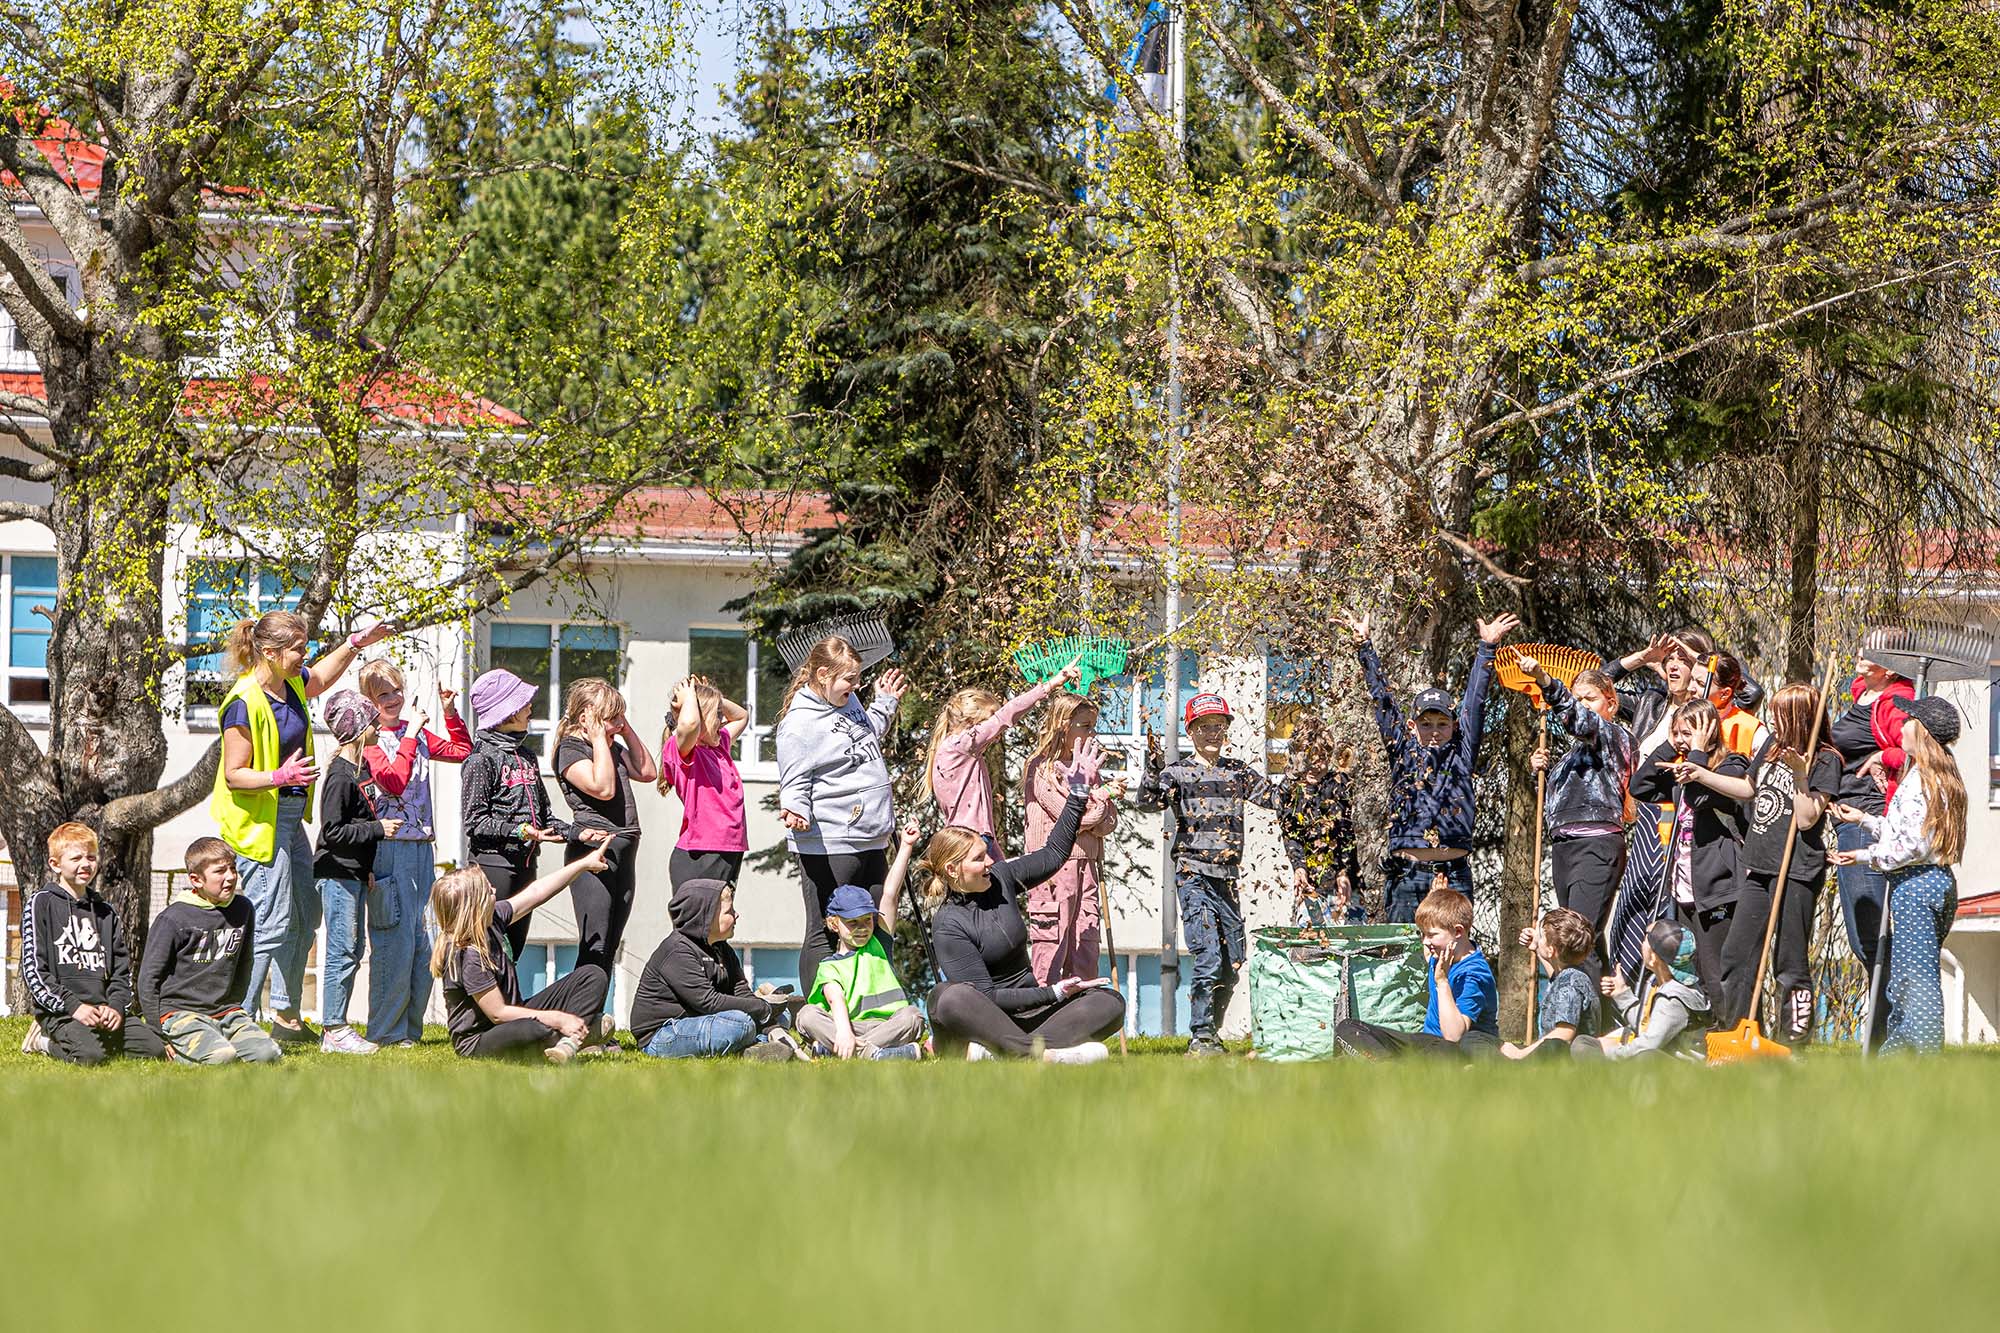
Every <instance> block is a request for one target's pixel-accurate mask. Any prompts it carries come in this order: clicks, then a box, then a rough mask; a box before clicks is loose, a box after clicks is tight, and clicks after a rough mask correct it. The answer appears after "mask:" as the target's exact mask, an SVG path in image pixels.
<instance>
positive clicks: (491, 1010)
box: [431, 845, 613, 1064]
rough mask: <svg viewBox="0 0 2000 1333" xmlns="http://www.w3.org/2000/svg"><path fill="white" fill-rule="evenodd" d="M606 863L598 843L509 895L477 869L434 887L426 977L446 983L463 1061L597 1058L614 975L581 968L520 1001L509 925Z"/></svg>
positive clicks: (608, 1027) (449, 1016) (607, 1027)
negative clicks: (524, 1056)
mask: <svg viewBox="0 0 2000 1333" xmlns="http://www.w3.org/2000/svg"><path fill="white" fill-rule="evenodd" d="M605 865H606V861H605V855H604V848H603V847H602V846H601V845H599V846H594V847H592V848H591V849H590V850H589V851H588V852H586V853H584V855H582V856H580V857H578V858H577V859H576V860H574V861H571V862H570V863H569V864H567V865H565V866H563V867H562V868H561V869H560V870H557V871H556V872H555V873H554V874H550V875H543V876H542V877H541V878H540V879H538V880H535V881H534V882H533V883H531V884H529V885H528V886H527V887H525V888H523V889H520V890H519V891H517V892H516V893H515V894H514V896H513V897H511V898H501V899H496V898H495V897H494V893H493V881H492V880H490V879H488V878H487V877H486V872H485V871H484V870H482V869H480V868H479V867H478V866H468V867H466V868H465V869H464V870H454V871H452V872H451V873H450V874H449V875H446V876H444V877H443V878H441V879H439V880H438V881H437V883H435V884H433V885H431V915H432V916H434V917H436V918H437V939H436V940H435V941H434V942H433V943H432V945H431V975H432V976H434V977H436V978H438V979H439V980H440V981H442V982H443V983H444V1009H445V1024H446V1026H447V1027H449V1028H450V1029H451V1044H452V1048H453V1049H454V1050H456V1051H457V1052H458V1053H459V1054H460V1055H464V1056H489V1055H511V1054H515V1053H518V1052H521V1051H528V1050H539V1051H541V1053H542V1055H543V1057H544V1058H545V1059H547V1060H548V1061H549V1062H550V1063H551V1064H564V1063H567V1062H568V1061H569V1060H571V1059H573V1058H575V1057H576V1056H578V1055H597V1054H601V1053H602V1051H603V1047H604V1044H605V1043H606V1042H609V1041H610V1040H611V1033H612V1029H613V1024H612V1021H611V1016H610V1015H609V1014H606V1013H605V1012H604V996H605V993H606V992H607V991H608V990H609V989H610V986H611V978H610V976H609V975H608V974H607V973H606V972H605V970H604V969H603V968H602V967H599V966H598V965H597V964H596V963H579V964H577V965H576V966H575V967H574V968H572V969H571V970H570V972H569V974H568V975H567V976H564V977H561V978H559V979H558V980H557V981H556V983H555V984H554V985H552V986H548V987H545V988H543V989H542V990H541V991H540V992H539V993H537V994H535V995H532V996H530V997H529V998H527V999H525V1000H524V999H522V998H521V979H520V977H519V975H518V974H517V973H516V972H515V971H514V955H513V954H512V953H510V952H509V951H508V948H507V928H508V927H509V926H510V925H512V924H513V922H514V917H515V915H516V914H517V913H519V914H521V915H526V914H527V913H529V912H532V911H534V910H535V909H536V908H537V907H540V906H541V905H542V904H543V903H545V902H547V901H548V900H549V899H551V898H553V897H555V896H556V895H557V894H558V893H561V892H562V891H563V890H564V889H566V888H568V887H569V886H570V884H571V883H572V882H573V881H575V880H576V879H577V878H578V877H579V876H581V875H586V874H594V873H597V872H600V871H602V870H603V869H604V868H605Z"/></svg>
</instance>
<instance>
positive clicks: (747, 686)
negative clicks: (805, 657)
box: [688, 629, 792, 764]
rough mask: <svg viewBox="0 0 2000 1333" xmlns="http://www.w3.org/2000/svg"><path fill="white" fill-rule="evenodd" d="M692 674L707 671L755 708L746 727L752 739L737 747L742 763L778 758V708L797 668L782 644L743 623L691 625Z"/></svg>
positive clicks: (772, 761) (733, 696)
mask: <svg viewBox="0 0 2000 1333" xmlns="http://www.w3.org/2000/svg"><path fill="white" fill-rule="evenodd" d="M688 674H689V675H693V676H706V677H708V679H709V681H710V682H711V683H713V684H714V686H715V688H716V689H718V690H721V691H722V692H723V694H724V695H726V696H727V697H728V698H731V699H734V700H735V701H736V702H737V703H739V704H742V705H743V708H744V711H746V712H748V713H749V714H750V723H749V725H748V726H747V727H745V728H744V735H745V736H747V737H749V741H748V743H747V744H739V745H738V746H737V747H736V761H737V763H739V764H775V763H777V762H778V750H777V741H776V739H775V733H776V728H777V721H778V710H779V709H780V708H782V707H784V704H785V691H786V689H787V688H789V687H790V685H791V683H792V681H791V674H790V673H789V672H787V671H786V670H785V659H784V658H783V657H780V656H779V655H778V650H777V649H776V648H774V647H772V646H771V645H770V644H767V643H759V642H758V641H757V640H755V639H753V638H751V637H750V636H749V635H747V634H745V633H744V632H743V631H742V630H737V629H691V630H689V631H688Z"/></svg>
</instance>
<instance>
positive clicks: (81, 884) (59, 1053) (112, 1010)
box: [21, 822, 167, 1065]
mask: <svg viewBox="0 0 2000 1333" xmlns="http://www.w3.org/2000/svg"><path fill="white" fill-rule="evenodd" d="M96 879H97V834H95V833H94V832H92V831H91V829H90V827H89V825H87V824H78V823H75V822H71V823H68V824H60V825H57V827H56V830H55V832H53V833H51V834H49V881H50V882H49V884H48V885H47V887H45V888H43V889H42V890H41V892H39V893H37V894H36V895H35V896H34V898H33V899H32V900H31V901H30V902H29V903H28V911H27V915H26V917H25V918H24V919H23V920H22V922H21V979H22V981H24V982H26V983H27V987H28V999H29V1001H30V1003H31V1004H32V1005H33V1006H34V1011H35V1022H34V1025H33V1026H32V1027H30V1028H29V1029H28V1038H27V1040H26V1041H24V1042H22V1043H21V1050H22V1052H23V1053H24V1054H27V1055H53V1056H54V1057H55V1058H56V1059H58V1060H63V1061H67V1062H68V1063H70V1064H73V1065H101V1064H103V1063H104V1062H105V1061H106V1060H109V1059H111V1058H112V1057H113V1056H117V1055H130V1056H135V1057H139V1058H142V1059H148V1060H158V1059H160V1058H161V1057H163V1056H164V1055H166V1053H167V1050H166V1047H164V1046H162V1045H161V1044H160V1039H159V1037H158V1036H157V1035H156V1034H155V1033H154V1032H153V1030H152V1029H151V1028H149V1027H147V1026H146V1024H145V1022H144V1020H142V1019H141V1018H140V1017H139V1015H138V1012H137V1011H136V1010H135V1009H134V1008H133V1006H132V956H131V954H130V953H129V952H127V950H126V947H125V928H124V926H123V925H122V924H121V923H120V922H119V920H118V913H117V911H116V910H114V909H113V908H112V906H111V904H110V903H108V902H106V901H105V900H104V899H102V898H100V897H99V896H98V895H97V892H96V890H95V889H93V888H92V887H91V885H92V883H93V882H94V881H95V880H96Z"/></svg>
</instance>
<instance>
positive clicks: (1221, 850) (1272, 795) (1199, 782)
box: [1135, 694, 1280, 1056]
mask: <svg viewBox="0 0 2000 1333" xmlns="http://www.w3.org/2000/svg"><path fill="white" fill-rule="evenodd" d="M1229 718H1230V713H1229V701H1228V700H1226V699H1224V698H1223V697H1222V696H1221V695H1219V694H1197V695H1196V696H1195V697H1194V698H1192V699H1190V700H1188V704H1187V710H1186V712H1185V714H1184V716H1183V721H1184V723H1185V725H1186V727H1187V735H1188V741H1189V743H1190V744H1192V745H1193V746H1194V754H1193V755H1192V756H1191V757H1189V758H1187V759H1182V760H1180V761H1178V762H1176V763H1173V764H1163V763H1162V762H1161V761H1162V758H1163V756H1162V755H1161V753H1160V746H1159V742H1158V741H1156V740H1155V739H1153V737H1151V736H1150V735H1149V736H1148V737H1147V738H1146V776H1145V778H1144V780H1143V781H1141V782H1140V783H1139V790H1138V794H1137V796H1136V798H1135V800H1136V803H1137V804H1138V806H1139V807H1140V808H1141V809H1145V810H1158V809H1161V808H1162V807H1166V808H1168V809H1170V810H1171V811H1172V812H1173V830H1174V832H1173V855H1174V889H1175V892H1176V894H1177V895H1178V897H1179V898H1180V904H1181V938H1182V941H1183V942H1184V944H1185V946H1186V948H1187V951H1188V953H1189V954H1190V955H1191V956H1192V957H1193V959H1194V979H1193V982H1192V984H1191V985H1190V986H1189V988H1188V1028H1189V1030H1190V1031H1191V1032H1192V1033H1193V1038H1192V1040H1190V1041H1189V1042H1188V1048H1187V1053H1188V1054H1189V1055H1192V1056H1205V1055H1220V1054H1222V1051H1223V1046H1222V1042H1221V1041H1220V1039H1218V1038H1217V1036H1216V1028H1217V1027H1218V1026H1219V1025H1220V1024H1221V1022H1222V1018H1223V1015H1224V1014H1226V1013H1227V1012H1228V1010H1229V998H1230V996H1231V995H1233V994H1235V991H1236V975H1237V973H1238V972H1239V971H1241V970H1242V967H1243V959H1244V941H1243V909H1242V907H1241V905H1239V904H1238V902H1237V899H1236V875H1237V872H1238V870H1239V869H1240V868H1241V866H1242V862H1243V802H1245V801H1246V800H1247V801H1252V802H1255V803H1256V804H1258V805H1261V806H1263V807H1264V808H1265V809H1266V810H1276V809H1277V808H1278V805H1279V799H1280V798H1279V793H1278V789H1277V788H1276V787H1273V786H1272V785H1271V784H1270V783H1269V782H1268V781H1266V780H1265V779H1264V777H1263V776H1262V775H1261V774H1259V773H1258V772H1257V771H1256V770H1255V769H1253V768H1251V767H1250V766H1249V765H1248V764H1246V763H1244V762H1243V761H1242V760H1241V759H1234V758H1224V757H1223V755H1222V747H1223V745H1224V744H1226V743H1227V742H1228V740H1229Z"/></svg>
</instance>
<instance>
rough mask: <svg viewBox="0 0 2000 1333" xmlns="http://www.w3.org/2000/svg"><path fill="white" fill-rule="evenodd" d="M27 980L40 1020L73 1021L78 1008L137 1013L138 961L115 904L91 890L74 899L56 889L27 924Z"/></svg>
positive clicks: (31, 910) (47, 891)
mask: <svg viewBox="0 0 2000 1333" xmlns="http://www.w3.org/2000/svg"><path fill="white" fill-rule="evenodd" d="M21 979H22V980H23V981H24V982H26V983H27V986H28V998H29V999H30V1000H31V1001H33V1003H34V1006H35V1015H36V1017H38V1018H53V1017H56V1016H58V1015H61V1016H65V1017H67V1016H68V1015H69V1014H71V1013H74V1012H75V1011H76V1008H77V1006H78V1005H84V1004H108V1005H110V1006H111V1007H112V1008H113V1009H116V1010H117V1011H118V1012H119V1013H121V1014H129V1013H131V1012H132V956H131V954H130V953H129V952H128V950H127V948H126V944H125V927H124V925H123V924H122V923H121V922H120V921H119V920H118V913H117V911H116V910H114V909H113V908H112V906H111V904H110V903H108V902H106V901H105V900H104V899H102V898H100V897H98V896H97V894H96V893H95V892H93V891H89V890H86V891H85V893H84V896H83V897H81V898H77V897H73V896H72V895H71V894H70V892H69V890H68V889H65V888H63V887H62V886H61V885H60V884H50V885H48V886H47V887H45V888H43V889H42V890H41V891H40V892H39V893H37V894H36V895H35V896H34V898H33V899H31V900H30V901H29V903H28V911H27V914H26V916H25V918H24V919H23V920H22V922H21Z"/></svg>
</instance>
